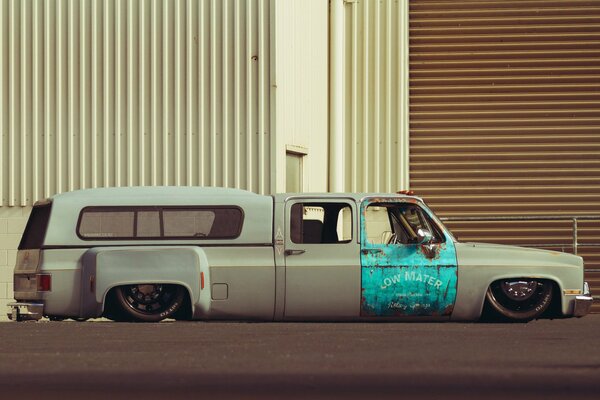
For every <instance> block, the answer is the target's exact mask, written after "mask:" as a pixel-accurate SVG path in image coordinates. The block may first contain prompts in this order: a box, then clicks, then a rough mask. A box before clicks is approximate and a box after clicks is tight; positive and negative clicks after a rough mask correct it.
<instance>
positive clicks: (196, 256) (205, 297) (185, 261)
mask: <svg viewBox="0 0 600 400" xmlns="http://www.w3.org/2000/svg"><path fill="white" fill-rule="evenodd" d="M81 260H82V261H81V262H82V266H81V288H82V291H81V301H80V310H79V315H80V317H82V318H97V317H100V316H101V315H102V313H103V312H104V306H105V302H106V296H107V294H108V292H109V291H110V290H111V289H112V288H114V287H116V286H121V285H129V284H134V283H165V284H177V285H181V286H183V287H184V288H185V289H186V290H187V292H188V294H189V296H190V303H191V306H192V313H193V315H196V314H197V313H198V312H202V310H205V311H206V310H207V308H208V307H209V306H210V293H209V290H202V288H201V285H202V283H201V280H202V278H201V276H203V277H204V280H205V282H204V284H205V287H206V288H209V287H210V283H209V282H208V280H209V269H208V260H207V258H206V255H205V253H204V251H203V250H202V249H201V248H199V247H196V246H163V247H147V246H125V247H94V248H91V249H90V250H88V251H86V252H85V254H84V255H83V257H82V259H81Z"/></svg>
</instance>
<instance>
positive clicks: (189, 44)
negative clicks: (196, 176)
mask: <svg viewBox="0 0 600 400" xmlns="http://www.w3.org/2000/svg"><path fill="white" fill-rule="evenodd" d="M185 14H186V17H187V20H186V24H185V29H186V50H187V52H186V56H185V61H186V68H185V72H186V79H185V83H186V85H185V88H186V92H185V93H186V113H185V117H186V118H185V131H186V134H187V146H186V156H185V160H186V166H187V171H186V177H187V180H186V184H187V185H188V186H192V185H193V183H194V182H193V168H192V167H193V164H194V163H193V158H192V154H193V153H192V144H193V142H192V138H193V132H192V93H193V88H194V81H193V78H192V54H193V53H192V48H193V46H194V43H193V41H192V2H191V0H187V2H186V13H185Z"/></svg>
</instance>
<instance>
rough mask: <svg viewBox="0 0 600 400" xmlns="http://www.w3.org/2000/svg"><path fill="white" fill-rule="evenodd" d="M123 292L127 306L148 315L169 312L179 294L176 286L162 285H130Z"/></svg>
mask: <svg viewBox="0 0 600 400" xmlns="http://www.w3.org/2000/svg"><path fill="white" fill-rule="evenodd" d="M121 290H122V293H123V297H124V300H125V302H126V303H127V305H128V306H129V307H131V308H132V309H134V310H135V311H137V312H139V313H142V314H146V315H156V314H160V313H163V312H165V311H167V310H168V309H169V307H170V306H171V305H172V302H173V299H174V297H175V296H176V293H177V289H176V287H175V286H172V285H162V284H140V285H129V286H124V287H122V288H121Z"/></svg>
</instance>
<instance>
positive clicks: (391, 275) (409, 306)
mask: <svg viewBox="0 0 600 400" xmlns="http://www.w3.org/2000/svg"><path fill="white" fill-rule="evenodd" d="M382 201H385V202H386V203H388V204H389V202H390V200H389V199H385V200H382ZM374 202H376V201H375V200H374V199H370V200H369V203H365V204H363V205H362V207H361V270H362V273H361V284H362V296H361V315H362V316H374V317H377V316H380V317H393V316H434V315H444V316H447V315H450V314H451V313H452V310H453V308H454V302H455V300H456V286H457V263H456V250H455V248H454V243H453V242H452V240H451V238H450V237H449V236H446V241H445V242H444V243H440V244H427V245H419V244H374V243H370V242H369V241H368V240H367V234H366V225H365V217H366V207H367V206H368V205H369V204H373V203H374ZM423 211H426V210H423Z"/></svg>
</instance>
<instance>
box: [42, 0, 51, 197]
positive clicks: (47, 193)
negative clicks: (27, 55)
mask: <svg viewBox="0 0 600 400" xmlns="http://www.w3.org/2000/svg"><path fill="white" fill-rule="evenodd" d="M44 32H45V35H44V99H45V102H44V197H50V194H51V191H50V136H51V135H50V105H51V104H52V103H51V102H50V3H49V2H46V3H44Z"/></svg>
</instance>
